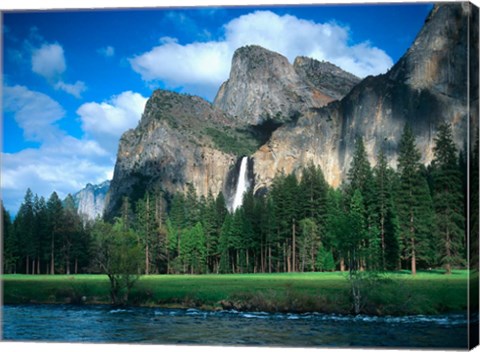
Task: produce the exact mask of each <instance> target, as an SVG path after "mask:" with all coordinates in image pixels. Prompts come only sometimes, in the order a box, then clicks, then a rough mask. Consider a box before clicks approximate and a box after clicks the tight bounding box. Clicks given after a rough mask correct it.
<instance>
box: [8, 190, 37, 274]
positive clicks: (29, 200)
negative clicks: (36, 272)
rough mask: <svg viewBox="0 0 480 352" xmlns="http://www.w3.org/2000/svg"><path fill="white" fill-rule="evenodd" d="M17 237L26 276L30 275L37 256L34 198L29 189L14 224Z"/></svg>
mask: <svg viewBox="0 0 480 352" xmlns="http://www.w3.org/2000/svg"><path fill="white" fill-rule="evenodd" d="M13 225H14V228H15V233H16V237H17V239H18V242H19V249H20V256H21V259H22V260H23V261H24V264H25V266H24V268H25V271H24V272H25V274H29V273H30V261H31V260H32V259H33V258H34V256H35V251H36V250H35V239H34V238H35V237H34V231H35V214H34V196H33V193H32V191H31V190H30V188H29V189H27V191H26V193H25V197H24V200H23V203H22V204H21V205H20V209H19V210H18V213H17V216H16V217H15V220H14V222H13Z"/></svg>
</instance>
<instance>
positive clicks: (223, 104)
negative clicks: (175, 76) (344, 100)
mask: <svg viewBox="0 0 480 352" xmlns="http://www.w3.org/2000/svg"><path fill="white" fill-rule="evenodd" d="M297 61H298V63H297V66H296V67H294V66H292V65H291V64H290V63H289V62H288V60H287V58H286V57H284V56H282V55H280V54H277V53H274V52H272V51H270V50H267V49H264V48H262V47H259V46H256V45H251V46H245V47H242V48H240V49H238V50H237V51H236V52H235V54H234V55H233V59H232V68H231V71H230V77H229V79H228V80H227V81H226V82H224V83H223V84H222V86H221V87H220V90H219V91H218V93H217V96H216V97H215V100H214V105H215V106H216V107H218V108H220V109H222V110H223V111H225V112H227V113H229V114H230V115H232V116H233V117H234V118H235V119H237V120H240V121H244V122H246V123H248V124H252V125H258V124H261V123H264V122H265V121H268V120H273V121H275V122H288V121H292V120H293V121H295V120H296V119H297V118H298V117H299V116H300V115H301V114H302V113H303V112H304V111H306V110H307V109H308V108H318V107H321V106H325V105H326V104H328V103H329V102H331V101H333V100H335V99H338V98H339V97H343V96H344V93H345V92H348V91H349V90H350V89H351V88H352V87H353V86H354V85H355V84H356V83H358V81H359V79H358V78H356V77H355V76H353V75H351V74H348V73H346V72H344V71H342V70H341V69H339V68H338V67H336V66H334V65H331V64H324V63H320V62H318V61H316V60H313V59H308V60H307V59H302V58H297V60H295V62H297ZM332 69H334V72H332V71H331V70H332ZM317 73H320V74H322V78H320V79H318V80H317V79H315V78H313V77H314V76H315V75H316V74H317ZM347 77H348V78H347ZM336 78H339V80H338V82H337V83H333V81H335V80H336ZM319 81H320V82H321V83H322V84H320V85H319V86H316V83H318V82H319ZM328 82H330V84H329V83H328Z"/></svg>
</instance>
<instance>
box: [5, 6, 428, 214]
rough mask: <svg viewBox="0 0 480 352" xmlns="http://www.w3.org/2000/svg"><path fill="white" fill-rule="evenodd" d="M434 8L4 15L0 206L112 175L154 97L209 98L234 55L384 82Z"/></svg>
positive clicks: (11, 205)
mask: <svg viewBox="0 0 480 352" xmlns="http://www.w3.org/2000/svg"><path fill="white" fill-rule="evenodd" d="M430 9H431V5H430V4H426V3H420V4H397V5H393V4H383V5H360V4H357V5H316V6H306V5H303V6H274V7H272V6H256V7H239V6H237V7H224V8H221V7H204V8H187V9H185V8H166V9H155V10H152V9H150V10H146V9H135V10H95V11H92V10H90V11H49V12H48V11H42V12H38V11H37V12H14V11H7V12H4V13H3V27H2V35H3V38H2V39H3V48H2V55H3V75H2V76H3V87H2V88H3V98H2V108H3V146H2V175H1V176H2V193H3V194H2V197H3V201H4V204H5V206H6V208H7V210H9V211H10V212H12V213H15V212H16V210H17V209H18V206H19V205H20V203H21V202H22V199H23V196H24V194H25V191H26V189H27V187H30V188H31V189H32V191H33V192H34V193H38V194H39V195H43V196H45V197H48V196H49V195H50V194H51V193H52V192H53V191H57V192H58V193H59V195H60V196H61V197H64V196H66V195H67V194H68V193H75V192H76V191H78V190H80V189H81V188H83V187H84V186H85V184H86V183H100V182H102V181H104V180H105V179H108V178H111V177H112V175H113V167H114V164H115V158H116V151H117V147H118V140H119V138H120V136H121V134H122V133H123V132H124V131H126V130H127V129H129V128H134V127H135V126H136V125H137V123H138V120H139V119H140V117H141V114H142V111H143V108H144V105H145V102H146V100H147V98H148V97H149V96H150V95H151V93H152V91H153V90H154V89H156V88H164V89H171V90H175V91H178V92H185V93H190V94H196V95H200V96H202V97H204V98H205V99H208V100H210V101H212V100H213V98H214V96H215V93H216V91H217V89H218V87H219V86H220V84H221V83H222V82H223V81H224V80H226V79H227V78H228V73H229V70H230V60H231V57H232V55H233V52H234V50H235V49H237V48H238V47H240V46H243V45H247V44H259V45H262V46H264V47H266V48H268V49H271V50H274V51H277V52H279V53H281V54H283V55H285V56H286V57H288V59H289V60H290V61H291V62H293V60H294V58H295V57H296V56H298V55H304V56H310V57H314V58H317V59H320V60H327V61H331V62H333V63H335V64H336V65H338V66H340V67H342V68H343V69H345V70H347V71H350V72H352V73H354V74H356V75H358V76H360V77H365V76H367V75H370V74H373V75H375V74H380V73H383V72H386V71H387V70H388V69H389V68H390V67H391V66H392V65H393V64H394V63H395V62H396V61H397V60H398V59H399V58H400V57H401V56H402V55H403V54H404V53H405V51H406V50H407V49H408V47H409V46H410V44H411V43H412V42H413V40H414V38H415V36H416V34H417V33H418V31H419V30H420V28H421V26H422V24H423V22H424V20H425V18H426V16H427V15H428V12H429V11H430Z"/></svg>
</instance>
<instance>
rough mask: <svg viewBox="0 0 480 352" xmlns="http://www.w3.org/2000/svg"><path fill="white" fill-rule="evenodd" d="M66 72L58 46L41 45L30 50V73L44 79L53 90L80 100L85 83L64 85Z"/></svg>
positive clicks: (60, 48) (60, 49)
mask: <svg viewBox="0 0 480 352" xmlns="http://www.w3.org/2000/svg"><path fill="white" fill-rule="evenodd" d="M66 70H67V63H66V60H65V54H64V51H63V47H62V46H61V45H60V44H57V43H55V44H43V45H42V46H41V47H40V48H36V49H32V71H33V72H35V73H37V74H39V75H40V76H42V77H44V78H45V79H46V80H47V81H48V82H49V83H50V84H51V85H52V86H53V87H54V88H55V89H57V90H62V91H64V92H66V93H68V94H70V95H73V96H74V97H76V98H81V96H82V93H83V92H84V91H85V90H86V89H87V87H86V85H85V83H84V82H82V81H76V82H75V83H73V84H72V83H66V82H65V81H64V80H63V74H64V73H65V71H66Z"/></svg>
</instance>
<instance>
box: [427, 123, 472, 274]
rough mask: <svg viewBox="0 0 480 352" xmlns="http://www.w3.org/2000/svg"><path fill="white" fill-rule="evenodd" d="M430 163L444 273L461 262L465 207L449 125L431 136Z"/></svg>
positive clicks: (440, 127)
mask: <svg viewBox="0 0 480 352" xmlns="http://www.w3.org/2000/svg"><path fill="white" fill-rule="evenodd" d="M434 141H435V146H434V148H433V152H434V160H433V162H432V170H433V171H432V178H433V185H434V187H433V189H434V193H433V194H434V195H433V203H434V207H435V214H436V217H435V219H436V233H437V236H438V239H437V241H436V242H437V244H438V246H437V250H438V255H439V259H440V263H441V264H442V265H443V266H444V267H445V270H446V272H447V274H450V273H451V272H452V266H454V265H458V264H463V263H464V258H463V238H464V226H465V225H464V209H463V202H464V199H463V192H462V174H461V172H460V170H459V168H458V164H457V160H458V159H457V148H456V146H455V142H454V141H453V135H452V130H451V126H450V125H449V124H447V123H443V124H441V125H440V126H439V127H438V132H437V135H436V137H435V139H434Z"/></svg>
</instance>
